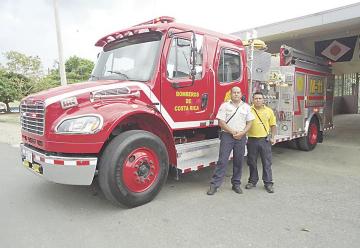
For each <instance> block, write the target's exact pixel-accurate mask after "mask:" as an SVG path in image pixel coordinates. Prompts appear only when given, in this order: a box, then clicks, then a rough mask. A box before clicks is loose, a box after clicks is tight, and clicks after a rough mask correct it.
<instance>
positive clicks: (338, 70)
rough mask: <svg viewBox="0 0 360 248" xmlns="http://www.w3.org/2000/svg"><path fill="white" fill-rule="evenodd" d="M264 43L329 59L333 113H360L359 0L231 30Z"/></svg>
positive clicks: (270, 48)
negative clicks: (245, 28) (331, 74)
mask: <svg viewBox="0 0 360 248" xmlns="http://www.w3.org/2000/svg"><path fill="white" fill-rule="evenodd" d="M233 34H234V35H237V36H239V37H240V38H241V39H248V38H249V37H255V38H258V39H261V40H263V41H265V42H266V44H267V45H268V50H269V52H271V53H275V52H278V51H279V48H280V46H281V45H282V44H286V45H289V46H292V47H294V48H296V49H298V50H302V51H304V52H307V53H309V54H312V55H316V56H322V57H325V58H328V59H330V60H331V61H332V68H333V73H334V74H335V92H334V94H335V99H334V100H335V105H334V114H344V113H360V99H359V81H360V3H355V4H351V5H347V6H343V7H339V8H336V9H331V10H327V11H323V12H320V13H315V14H311V15H307V16H302V17H298V18H294V19H289V20H285V21H282V22H277V23H273V24H269V25H264V26H260V27H254V28H252V29H248V30H243V31H239V32H235V33H233Z"/></svg>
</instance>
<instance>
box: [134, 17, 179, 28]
mask: <svg viewBox="0 0 360 248" xmlns="http://www.w3.org/2000/svg"><path fill="white" fill-rule="evenodd" d="M174 21H175V18H174V17H170V16H160V17H158V18H155V19H152V20H150V21H147V22H142V23H140V24H137V25H135V27H136V26H142V25H148V24H156V23H159V22H160V23H170V22H174Z"/></svg>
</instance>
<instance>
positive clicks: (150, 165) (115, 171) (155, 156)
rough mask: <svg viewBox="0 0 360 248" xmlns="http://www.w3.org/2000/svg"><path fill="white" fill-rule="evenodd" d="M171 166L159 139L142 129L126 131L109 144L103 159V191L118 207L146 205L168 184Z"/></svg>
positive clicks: (101, 169)
mask: <svg viewBox="0 0 360 248" xmlns="http://www.w3.org/2000/svg"><path fill="white" fill-rule="evenodd" d="M168 164H169V158H168V153H167V150H166V147H165V145H164V143H163V142H162V141H161V139H160V138H159V137H157V136H155V135H154V134H152V133H150V132H147V131H142V130H131V131H127V132H124V133H122V134H120V135H118V136H117V137H115V138H114V139H113V140H112V141H111V142H110V143H109V144H108V146H107V147H106V148H105V150H104V153H103V154H102V156H101V158H100V164H99V184H100V188H101V190H102V191H103V193H104V195H105V197H106V198H107V199H108V200H110V201H111V202H113V203H114V204H117V205H119V204H120V205H121V204H122V205H125V206H127V207H135V206H139V205H142V204H145V203H147V202H149V201H151V200H152V199H153V198H154V197H155V196H156V195H157V194H158V193H159V191H160V189H161V187H162V186H163V184H164V183H165V181H166V178H167V175H168V172H169V165H168Z"/></svg>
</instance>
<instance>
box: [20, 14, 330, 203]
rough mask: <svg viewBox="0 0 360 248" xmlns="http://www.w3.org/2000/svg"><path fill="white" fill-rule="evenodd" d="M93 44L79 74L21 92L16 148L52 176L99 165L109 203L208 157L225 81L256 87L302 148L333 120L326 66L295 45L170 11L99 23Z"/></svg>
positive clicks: (96, 170) (70, 177)
mask: <svg viewBox="0 0 360 248" xmlns="http://www.w3.org/2000/svg"><path fill="white" fill-rule="evenodd" d="M251 44H253V43H251ZM96 46H99V47H102V52H101V53H100V54H99V57H98V61H97V64H96V66H95V68H94V70H93V73H92V75H91V78H90V79H89V81H88V82H84V83H79V84H73V85H69V86H62V87H57V88H54V89H50V90H47V91H43V92H40V93H37V94H34V95H31V96H29V97H26V98H25V99H24V100H23V101H22V102H21V106H20V108H21V110H20V111H21V127H22V142H23V143H22V144H21V155H22V160H23V164H24V165H25V166H26V167H27V168H28V169H29V170H31V171H32V172H34V173H35V174H37V175H40V176H42V177H44V178H45V179H47V180H49V181H52V182H56V183H61V184H72V185H90V184H91V183H92V181H93V179H94V176H95V175H97V174H98V181H99V185H100V188H101V189H102V191H103V193H104V195H105V197H106V198H107V199H109V200H110V201H111V202H113V203H115V204H122V205H125V206H128V207H134V206H138V205H141V204H144V203H147V202H149V201H151V200H152V199H153V198H154V197H155V196H156V194H157V193H158V192H159V191H160V189H161V187H162V186H163V184H164V182H165V181H166V178H167V176H168V172H169V170H174V171H175V172H176V173H177V175H178V174H179V173H186V172H190V171H194V170H199V169H201V168H203V167H206V166H209V165H212V164H214V163H215V161H216V160H217V155H218V148H219V139H218V129H219V128H218V125H217V124H218V123H217V120H216V119H215V116H216V113H217V110H218V108H219V106H220V104H221V103H222V102H224V101H225V100H228V99H230V89H231V88H232V87H234V86H239V87H240V88H241V90H242V92H243V93H244V96H245V98H246V100H248V99H249V93H248V92H249V91H250V92H251V91H254V90H262V91H263V92H264V93H265V95H266V100H267V103H268V104H269V105H270V106H272V107H273V109H274V110H275V112H276V114H277V116H278V126H279V128H278V129H279V133H278V134H277V136H276V137H277V141H278V142H281V141H285V140H291V139H296V140H297V144H298V146H299V148H300V149H303V150H311V149H313V148H314V147H315V145H316V144H317V143H318V142H321V141H322V132H323V131H324V130H325V129H326V128H330V127H332V119H331V113H332V92H333V78H332V76H331V73H330V69H329V66H328V65H327V64H325V63H324V61H322V60H320V59H315V60H314V59H313V58H310V57H308V56H307V55H304V54H302V53H300V52H299V51H296V50H294V49H292V48H289V47H282V50H281V52H280V55H278V56H277V57H276V56H275V57H274V56H271V55H269V54H267V53H266V52H265V51H262V50H257V49H249V48H254V46H253V45H250V46H248V48H246V47H245V46H244V45H243V43H242V41H241V40H240V39H239V38H238V37H235V36H231V35H225V34H220V33H216V32H212V31H208V30H205V29H201V28H196V27H193V26H188V25H183V24H179V23H176V22H175V20H174V19H173V18H171V17H160V18H157V19H154V20H151V21H148V22H145V23H141V24H139V25H136V26H133V27H130V28H127V29H124V30H121V31H117V32H114V33H112V34H109V35H106V36H105V37H103V38H101V39H100V40H99V41H98V42H96ZM248 58H251V63H250V64H251V65H252V66H251V68H250V67H249V66H248V61H247V59H248ZM276 60H278V62H276ZM276 63H278V64H277V65H276ZM274 64H275V65H276V66H275V67H274ZM249 72H250V73H249ZM249 75H250V77H249ZM249 86H250V87H249Z"/></svg>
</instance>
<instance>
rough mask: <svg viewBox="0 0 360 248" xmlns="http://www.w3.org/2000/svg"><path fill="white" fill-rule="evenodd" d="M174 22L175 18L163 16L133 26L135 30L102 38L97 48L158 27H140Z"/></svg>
mask: <svg viewBox="0 0 360 248" xmlns="http://www.w3.org/2000/svg"><path fill="white" fill-rule="evenodd" d="M174 21H175V18H173V17H170V16H161V17H158V18H155V19H153V20H150V21H147V22H143V23H140V24H137V25H135V26H133V29H125V30H122V31H117V32H114V33H112V34H109V35H106V36H104V37H102V38H101V39H100V40H98V41H97V42H96V43H95V46H98V47H103V46H105V45H106V44H108V43H110V42H112V41H114V40H117V39H121V38H123V37H126V36H131V35H134V34H141V33H145V32H150V31H155V30H157V28H156V27H151V26H149V27H144V28H141V27H139V26H144V25H151V24H156V23H170V22H174Z"/></svg>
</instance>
